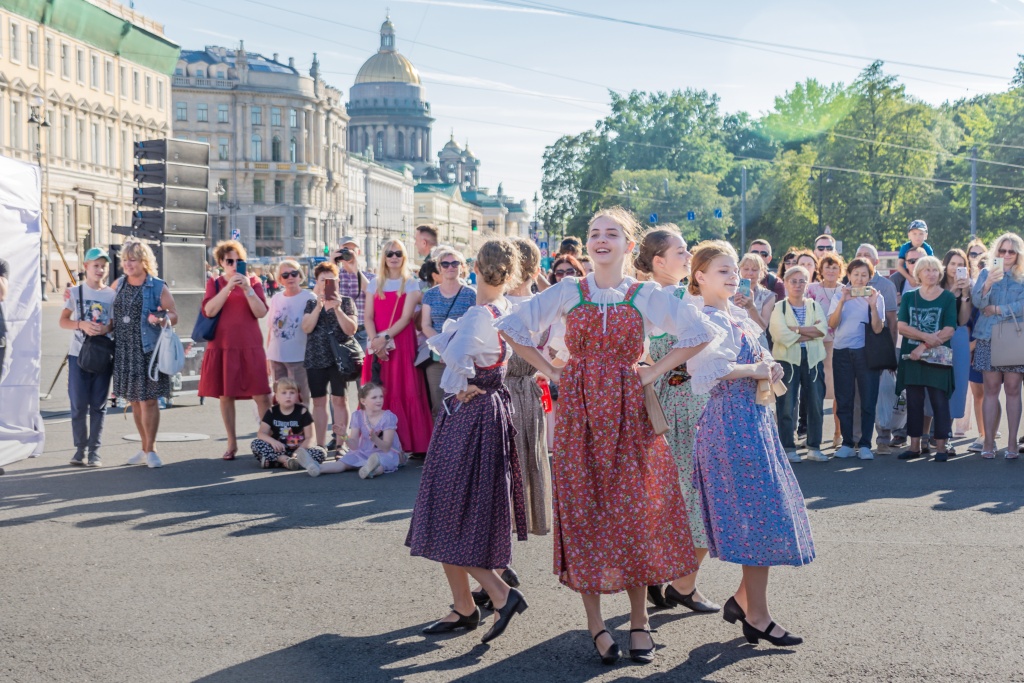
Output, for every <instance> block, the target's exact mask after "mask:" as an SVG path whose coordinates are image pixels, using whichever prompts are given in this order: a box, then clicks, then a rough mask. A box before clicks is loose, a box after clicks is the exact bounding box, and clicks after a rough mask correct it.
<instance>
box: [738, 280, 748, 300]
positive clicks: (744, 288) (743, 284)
mask: <svg viewBox="0 0 1024 683" xmlns="http://www.w3.org/2000/svg"><path fill="white" fill-rule="evenodd" d="M736 293H737V294H739V295H741V296H746V297H749V296H750V280H749V279H748V278H742V279H741V280H740V286H739V287H738V288H737V289H736Z"/></svg>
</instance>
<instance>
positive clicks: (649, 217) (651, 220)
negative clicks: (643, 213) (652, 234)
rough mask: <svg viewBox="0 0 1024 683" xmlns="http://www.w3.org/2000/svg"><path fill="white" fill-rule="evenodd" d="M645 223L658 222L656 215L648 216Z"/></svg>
mask: <svg viewBox="0 0 1024 683" xmlns="http://www.w3.org/2000/svg"><path fill="white" fill-rule="evenodd" d="M647 222H648V223H657V222H658V214H656V213H652V214H651V215H650V216H648V217H647Z"/></svg>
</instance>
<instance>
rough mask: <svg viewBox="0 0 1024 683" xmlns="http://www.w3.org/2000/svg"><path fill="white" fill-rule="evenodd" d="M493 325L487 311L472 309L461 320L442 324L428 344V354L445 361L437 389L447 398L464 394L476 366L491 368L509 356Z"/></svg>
mask: <svg viewBox="0 0 1024 683" xmlns="http://www.w3.org/2000/svg"><path fill="white" fill-rule="evenodd" d="M498 308H499V309H500V308H501V306H498ZM500 319H501V318H498V320H500ZM494 322H495V318H494V315H492V313H491V309H490V308H489V307H487V306H473V307H471V308H470V309H469V310H468V311H466V313H465V315H463V316H462V317H461V318H458V319H457V320H452V319H451V318H449V319H448V320H445V321H444V327H443V328H442V330H441V332H440V334H436V335H434V336H433V337H431V338H430V339H428V340H427V345H428V346H429V347H430V349H431V351H433V352H434V353H436V354H438V355H439V356H441V360H443V361H444V374H443V375H441V384H440V387H441V389H443V390H444V392H445V393H446V394H457V393H459V392H460V391H465V390H466V387H468V386H469V380H470V379H472V378H473V377H476V368H477V366H479V367H482V368H485V367H490V366H492V365H494V364H496V363H500V362H501V361H504V360H506V359H507V358H508V356H510V355H511V354H512V351H511V349H510V348H509V347H508V345H507V344H502V343H501V340H500V339H499V338H498V330H497V329H496V328H495V326H494ZM503 350H504V353H502V351H503Z"/></svg>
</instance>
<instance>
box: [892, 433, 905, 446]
mask: <svg viewBox="0 0 1024 683" xmlns="http://www.w3.org/2000/svg"><path fill="white" fill-rule="evenodd" d="M906 445H907V436H906V435H905V434H903V435H899V434H893V436H892V438H891V439H889V446H891V447H892V448H899V447H900V446H906Z"/></svg>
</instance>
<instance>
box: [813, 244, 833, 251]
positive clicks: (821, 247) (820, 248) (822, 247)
mask: <svg viewBox="0 0 1024 683" xmlns="http://www.w3.org/2000/svg"><path fill="white" fill-rule="evenodd" d="M815 249H817V250H818V251H832V250H834V249H835V247H833V246H832V245H831V244H819V245H818V246H816V247H815Z"/></svg>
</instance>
